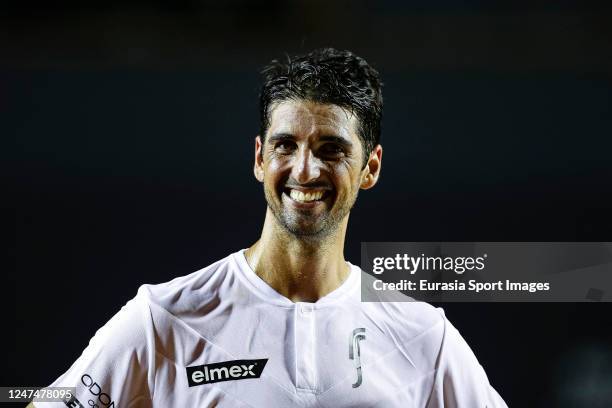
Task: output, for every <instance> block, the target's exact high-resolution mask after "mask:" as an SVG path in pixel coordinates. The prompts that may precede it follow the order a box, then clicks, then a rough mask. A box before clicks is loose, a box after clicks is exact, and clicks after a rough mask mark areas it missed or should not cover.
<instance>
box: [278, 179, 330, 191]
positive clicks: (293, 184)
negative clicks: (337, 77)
mask: <svg viewBox="0 0 612 408" xmlns="http://www.w3.org/2000/svg"><path fill="white" fill-rule="evenodd" d="M285 188H291V189H300V188H307V189H319V190H332V189H333V187H332V185H331V184H329V183H326V182H324V181H313V182H311V183H305V184H304V183H298V182H297V181H295V180H292V179H289V180H287V182H286V183H285Z"/></svg>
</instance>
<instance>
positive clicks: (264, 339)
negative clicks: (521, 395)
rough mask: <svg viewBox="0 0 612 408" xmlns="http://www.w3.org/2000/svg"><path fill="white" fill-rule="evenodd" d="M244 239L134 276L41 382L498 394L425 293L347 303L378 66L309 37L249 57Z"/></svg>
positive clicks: (338, 402) (95, 394) (373, 171)
mask: <svg viewBox="0 0 612 408" xmlns="http://www.w3.org/2000/svg"><path fill="white" fill-rule="evenodd" d="M263 75H264V84H263V88H262V92H261V97H260V103H261V131H260V135H259V136H257V137H256V138H255V149H254V150H255V152H254V162H255V163H254V174H255V177H256V179H257V180H258V181H259V182H261V183H262V184H263V189H264V192H265V198H266V201H267V203H268V206H267V211H266V216H265V221H264V225H263V230H262V233H261V237H260V239H259V240H258V241H257V242H256V243H255V244H253V245H252V246H251V247H250V248H248V249H246V250H240V251H238V252H236V253H233V254H231V255H229V256H228V257H226V258H224V259H222V260H220V261H218V262H216V263H214V264H212V265H210V266H208V267H206V268H204V269H202V270H200V271H197V272H194V273H192V274H190V275H187V276H184V277H180V278H176V279H174V280H172V281H170V282H168V283H164V284H159V285H143V286H142V287H141V288H140V289H139V291H138V294H137V296H136V297H135V298H134V299H132V300H131V301H130V302H128V303H127V304H126V305H125V306H124V307H123V309H122V310H121V311H120V312H119V313H118V314H117V315H115V316H114V317H113V318H112V319H111V320H110V321H109V322H108V323H107V324H106V325H105V326H104V327H103V328H102V329H100V330H99V331H98V332H97V333H96V335H95V336H94V338H93V339H92V340H91V342H90V344H89V346H88V347H87V348H86V349H85V351H84V352H83V354H82V355H81V357H80V358H79V359H78V360H77V361H76V362H75V363H74V364H73V365H72V366H71V367H70V369H69V370H68V371H67V372H66V373H64V374H63V375H62V376H61V377H59V378H58V379H57V380H56V381H55V382H54V383H53V384H52V385H54V386H66V387H68V386H69V387H76V394H75V395H74V396H72V397H71V398H70V399H67V400H66V401H64V402H61V403H38V402H37V403H36V406H43V407H46V406H55V405H54V404H59V405H63V406H69V407H87V406H96V407H100V408H102V407H123V406H125V407H141V406H142V407H150V406H154V407H252V408H263V407H266V408H269V407H283V408H285V407H334V408H338V407H374V406H376V407H385V408H393V407H467V408H480V407H489V408H494V407H505V406H506V404H505V403H504V402H503V400H502V399H501V398H500V397H499V395H498V394H497V393H496V392H495V390H494V389H493V388H492V387H491V386H490V385H489V381H488V379H487V376H486V374H485V372H484V370H483V368H482V367H481V366H480V364H478V361H477V360H476V358H475V356H474V354H473V353H472V351H471V350H470V348H469V347H468V346H467V344H466V343H465V341H464V340H463V339H462V337H461V336H460V335H459V333H458V332H457V330H456V329H455V328H454V327H453V326H452V325H451V324H450V323H449V322H448V320H447V319H446V318H445V316H444V313H443V311H442V310H441V309H435V308H433V307H432V306H429V305H428V304H425V303H421V302H397V303H362V302H361V301H360V277H361V270H360V269H359V268H358V267H357V266H354V265H351V264H350V263H348V262H347V261H345V259H344V256H343V250H344V239H345V235H346V228H347V224H348V220H349V213H350V211H351V208H352V207H353V205H354V204H355V201H356V199H357V195H358V193H359V191H360V190H367V189H370V188H371V187H373V186H374V185H375V184H376V182H377V180H378V178H379V175H380V171H381V163H382V154H383V150H382V147H381V145H380V121H381V115H382V94H381V85H380V81H379V77H378V73H377V72H376V71H375V70H374V69H373V68H371V67H370V66H369V65H368V64H367V62H366V61H365V60H363V59H362V58H360V57H358V56H356V55H354V54H352V53H351V52H348V51H337V50H334V49H321V50H316V51H314V52H312V53H310V54H307V55H303V56H299V57H296V58H293V59H290V60H287V61H286V62H278V61H273V62H272V63H271V64H270V65H269V66H268V67H267V68H266V69H265V70H264V72H263Z"/></svg>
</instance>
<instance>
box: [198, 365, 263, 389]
mask: <svg viewBox="0 0 612 408" xmlns="http://www.w3.org/2000/svg"><path fill="white" fill-rule="evenodd" d="M267 362H268V359H267V358H262V359H259V360H232V361H222V362H220V363H211V364H204V365H200V366H192V367H187V382H188V383H189V386H190V387H195V386H196V385H204V384H212V383H217V382H222V381H236V380H248V379H250V378H259V377H260V376H261V373H262V372H263V369H264V367H265V366H266V363H267Z"/></svg>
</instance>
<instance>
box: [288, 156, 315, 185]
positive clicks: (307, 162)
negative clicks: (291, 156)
mask: <svg viewBox="0 0 612 408" xmlns="http://www.w3.org/2000/svg"><path fill="white" fill-rule="evenodd" d="M291 176H292V177H293V179H294V180H295V181H297V182H298V183H300V184H307V183H308V182H311V181H314V180H316V179H318V178H319V177H320V176H321V161H320V160H319V159H318V158H317V157H316V156H315V155H314V154H312V150H310V149H308V148H303V149H300V150H299V152H298V154H297V155H296V156H295V161H294V163H293V168H292V169H291Z"/></svg>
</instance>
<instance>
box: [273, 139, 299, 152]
mask: <svg viewBox="0 0 612 408" xmlns="http://www.w3.org/2000/svg"><path fill="white" fill-rule="evenodd" d="M296 147H297V146H296V144H295V142H292V141H290V140H282V141H280V142H278V143H276V144H275V145H274V150H275V151H277V152H279V153H290V152H292V151H294V150H295V148H296Z"/></svg>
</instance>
